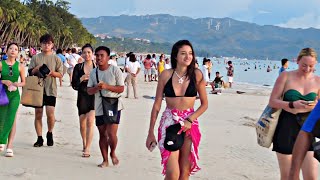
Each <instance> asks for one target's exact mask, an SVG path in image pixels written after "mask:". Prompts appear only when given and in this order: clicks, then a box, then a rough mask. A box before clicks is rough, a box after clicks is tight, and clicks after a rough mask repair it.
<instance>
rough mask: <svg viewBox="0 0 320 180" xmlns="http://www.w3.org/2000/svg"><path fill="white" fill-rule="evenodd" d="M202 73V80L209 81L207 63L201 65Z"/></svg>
mask: <svg viewBox="0 0 320 180" xmlns="http://www.w3.org/2000/svg"><path fill="white" fill-rule="evenodd" d="M202 74H203V77H204V80H205V81H206V82H209V70H208V66H207V65H203V66H202Z"/></svg>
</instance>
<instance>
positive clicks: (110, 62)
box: [108, 59, 118, 66]
mask: <svg viewBox="0 0 320 180" xmlns="http://www.w3.org/2000/svg"><path fill="white" fill-rule="evenodd" d="M108 64H111V65H114V66H118V63H117V61H116V60H113V59H109V61H108Z"/></svg>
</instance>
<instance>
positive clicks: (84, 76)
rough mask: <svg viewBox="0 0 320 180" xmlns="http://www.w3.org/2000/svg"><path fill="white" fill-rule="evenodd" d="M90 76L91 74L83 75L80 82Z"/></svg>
mask: <svg viewBox="0 0 320 180" xmlns="http://www.w3.org/2000/svg"><path fill="white" fill-rule="evenodd" d="M89 76H90V75H89V74H84V75H82V76H81V78H80V82H82V81H87V80H89Z"/></svg>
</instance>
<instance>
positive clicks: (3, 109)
mask: <svg viewBox="0 0 320 180" xmlns="http://www.w3.org/2000/svg"><path fill="white" fill-rule="evenodd" d="M0 63H2V72H1V79H2V80H10V81H11V82H18V79H19V76H20V72H19V62H15V63H14V64H13V65H12V73H11V72H10V71H11V70H10V68H11V67H10V66H9V65H8V64H7V63H6V62H5V61H1V62H0ZM10 75H12V76H10ZM4 87H5V89H6V93H7V96H8V98H9V104H8V105H6V106H0V144H7V140H8V136H9V133H10V132H11V129H12V125H13V122H14V119H15V117H16V113H17V110H18V107H19V104H20V93H19V91H18V90H16V91H12V92H9V91H8V87H7V86H6V85H4Z"/></svg>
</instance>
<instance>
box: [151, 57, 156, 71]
mask: <svg viewBox="0 0 320 180" xmlns="http://www.w3.org/2000/svg"><path fill="white" fill-rule="evenodd" d="M156 64H157V61H156V59H155V58H151V68H152V69H155V68H156Z"/></svg>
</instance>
